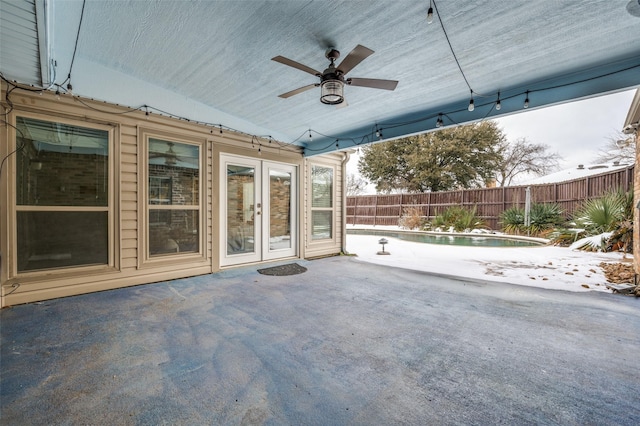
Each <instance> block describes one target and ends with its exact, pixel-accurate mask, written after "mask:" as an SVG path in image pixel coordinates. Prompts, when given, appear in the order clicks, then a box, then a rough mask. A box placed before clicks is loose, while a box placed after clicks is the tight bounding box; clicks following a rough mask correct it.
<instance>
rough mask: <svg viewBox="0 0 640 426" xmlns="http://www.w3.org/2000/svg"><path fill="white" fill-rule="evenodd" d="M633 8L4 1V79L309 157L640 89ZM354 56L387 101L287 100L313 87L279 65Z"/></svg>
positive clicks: (306, 96)
mask: <svg viewBox="0 0 640 426" xmlns="http://www.w3.org/2000/svg"><path fill="white" fill-rule="evenodd" d="M637 1H638V0H631V1H629V0H592V1H585V0H564V1H553V0H537V1H531V0H527V1H525V0H511V1H499V0H467V1H460V0H437V1H435V2H431V3H432V6H433V7H434V11H435V13H434V19H433V22H432V23H431V24H428V23H427V10H428V8H429V7H430V1H429V0H426V1H425V0H421V1H417V0H398V1H376V0H367V1H331V0H322V1H303V0H281V1H277V0H276V1H267V0H261V1H257V0H256V1H199V2H184V1H168V0H163V1H153V2H152V1H107V0H101V1H87V2H86V3H83V1H81V0H64V1H57V0H49V1H47V0H1V9H0V12H2V15H1V18H0V25H1V26H2V27H1V28H0V29H1V36H2V39H1V43H2V45H1V46H0V47H1V51H0V70H1V71H2V74H3V76H4V77H5V78H8V79H10V80H17V81H18V82H22V83H27V84H33V85H35V86H46V87H48V86H50V85H51V83H56V84H60V85H61V86H62V87H61V88H60V90H61V91H64V89H65V88H66V85H67V83H68V81H66V80H67V78H68V76H69V74H70V77H71V78H70V82H71V83H72V88H73V93H74V94H75V95H78V96H82V97H87V98H94V99H99V100H104V101H108V102H113V103H117V104H121V105H127V106H131V107H134V108H135V107H142V109H143V110H149V111H150V112H151V113H160V112H163V113H165V114H170V115H174V116H178V117H184V118H186V119H189V120H194V121H199V122H203V123H208V125H211V126H212V127H215V128H218V127H220V126H221V127H222V128H223V129H224V128H232V129H237V130H240V131H243V132H246V133H249V134H252V135H256V136H258V137H260V138H263V140H264V141H265V143H266V141H267V140H268V137H269V136H270V137H272V138H273V139H275V140H277V141H280V142H283V143H287V144H289V143H291V144H295V145H300V146H303V147H305V155H315V154H319V153H322V152H328V151H332V150H336V149H344V148H348V147H351V146H355V145H360V144H364V143H370V142H373V141H377V140H380V139H391V138H397V137H400V136H404V135H408V134H415V133H420V132H425V131H432V130H434V129H436V123H437V121H438V120H439V119H441V120H442V122H443V124H444V125H445V126H450V125H455V124H459V123H467V122H472V121H476V120H481V119H483V118H485V117H496V116H500V115H507V114H512V113H514V112H519V111H522V110H523V106H524V103H525V98H528V100H529V108H539V107H543V106H548V105H552V104H557V103H562V102H567V101H571V100H575V99H580V98H585V97H591V96H594V95H599V94H605V93H610V92H615V91H620V90H626V89H629V88H633V87H636V86H638V85H640V42H639V40H640V16H639V15H640V12H639V11H640V4H637ZM36 17H37V18H38V19H36ZM80 23H81V25H80ZM78 29H79V31H78ZM447 39H448V40H447ZM76 40H77V43H76ZM358 44H360V45H363V46H366V47H367V48H369V49H372V50H373V51H374V52H375V53H373V54H372V55H371V56H369V57H367V58H366V59H364V60H363V61H362V62H361V63H359V64H358V65H357V66H356V67H355V68H354V69H353V70H352V71H350V73H349V77H354V78H357V77H367V78H375V79H389V80H398V81H399V84H398V86H397V88H396V89H395V90H394V91H387V90H378V89H371V88H364V87H355V86H349V85H347V86H346V87H345V90H344V95H345V98H346V101H347V103H348V106H347V107H346V108H336V107H335V106H330V105H325V104H323V103H321V102H320V88H319V87H318V88H312V89H311V90H307V91H305V92H303V93H300V94H297V95H295V96H292V97H290V98H288V99H282V98H279V97H278V95H279V94H282V93H285V92H288V91H290V90H293V89H296V88H299V87H302V86H305V85H309V84H313V83H315V82H317V81H318V79H317V78H316V77H314V76H313V75H311V74H309V73H305V72H302V71H300V70H297V69H294V68H292V67H289V66H286V65H283V64H282V63H278V62H275V61H272V60H271V58H274V57H276V56H279V55H281V56H284V57H286V58H289V59H291V60H294V61H297V62H299V63H301V64H304V65H306V66H308V67H310V68H313V69H315V70H319V71H322V70H324V69H325V68H326V67H327V65H328V64H329V61H328V60H327V58H325V51H326V49H327V48H329V47H333V48H336V49H338V50H339V51H340V52H341V58H344V57H345V56H346V55H347V54H348V53H349V52H350V51H351V50H352V49H353V48H354V47H356V46H357V45H358ZM74 50H75V56H74ZM338 62H339V61H338ZM72 63H73V66H72ZM70 70H71V72H70ZM56 88H57V86H55V85H53V86H51V87H50V90H56ZM472 93H473V98H474V104H475V109H474V110H473V111H469V110H468V108H467V107H468V104H469V101H470V97H471V94H472ZM498 93H499V96H500V104H501V109H500V110H499V111H498V110H497V109H496V102H497V100H498ZM620 124H621V125H622V123H620Z"/></svg>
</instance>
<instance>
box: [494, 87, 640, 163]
mask: <svg viewBox="0 0 640 426" xmlns="http://www.w3.org/2000/svg"><path fill="white" fill-rule="evenodd" d="M634 94H635V89H634V90H628V91H626V92H620V93H615V94H613V95H605V96H599V97H597V98H591V99H586V100H583V101H577V102H571V103H567V104H563V105H556V106H552V107H548V108H541V109H537V110H532V111H526V112H522V113H519V114H514V115H511V116H508V117H504V118H500V119H497V120H496V121H497V122H498V123H499V125H500V127H502V129H503V131H504V133H505V134H506V135H507V138H508V140H509V141H513V140H515V139H518V138H521V137H524V138H527V140H529V142H531V143H542V144H545V145H548V146H549V147H550V151H552V152H557V153H558V154H560V156H561V157H563V159H564V161H563V162H561V163H560V166H561V168H569V167H573V166H577V165H578V164H585V165H586V164H593V163H594V160H595V158H596V157H597V156H598V151H599V149H600V148H603V147H604V146H605V145H606V143H607V141H608V140H609V139H611V138H616V137H618V136H619V132H620V131H621V130H622V127H623V125H624V120H625V118H626V117H627V113H628V112H629V107H630V106H631V101H632V99H633V95H634Z"/></svg>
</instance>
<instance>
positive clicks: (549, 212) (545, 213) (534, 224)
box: [528, 203, 564, 235]
mask: <svg viewBox="0 0 640 426" xmlns="http://www.w3.org/2000/svg"><path fill="white" fill-rule="evenodd" d="M529 218H530V223H531V224H530V226H529V229H528V231H529V233H530V234H533V235H540V234H542V233H544V232H547V231H549V230H551V229H554V228H556V227H557V226H559V225H561V224H562V223H563V222H564V218H563V217H562V210H561V209H560V206H559V205H557V204H549V203H534V204H532V205H531V211H530V212H529Z"/></svg>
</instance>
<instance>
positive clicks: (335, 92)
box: [320, 80, 344, 105]
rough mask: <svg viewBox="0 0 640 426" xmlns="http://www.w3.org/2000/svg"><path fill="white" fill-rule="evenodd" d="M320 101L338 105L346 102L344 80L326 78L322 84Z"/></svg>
mask: <svg viewBox="0 0 640 426" xmlns="http://www.w3.org/2000/svg"><path fill="white" fill-rule="evenodd" d="M320 102H322V103H323V104H327V105H338V104H341V103H342V102H344V82H342V81H340V80H324V81H323V82H322V83H321V84H320Z"/></svg>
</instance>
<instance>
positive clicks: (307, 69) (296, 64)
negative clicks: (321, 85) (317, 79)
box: [271, 56, 322, 76]
mask: <svg viewBox="0 0 640 426" xmlns="http://www.w3.org/2000/svg"><path fill="white" fill-rule="evenodd" d="M271 60H272V61H276V62H280V63H281V64H284V65H288V66H290V67H293V68H295V69H298V70H300V71H304V72H308V73H309V74H311V75H315V76H320V75H322V73H321V72H320V71H316V70H314V69H313V68H311V67H308V66H306V65H303V64H301V63H300V62H296V61H294V60H293V59H289V58H285V57H284V56H276V57H275V58H271Z"/></svg>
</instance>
